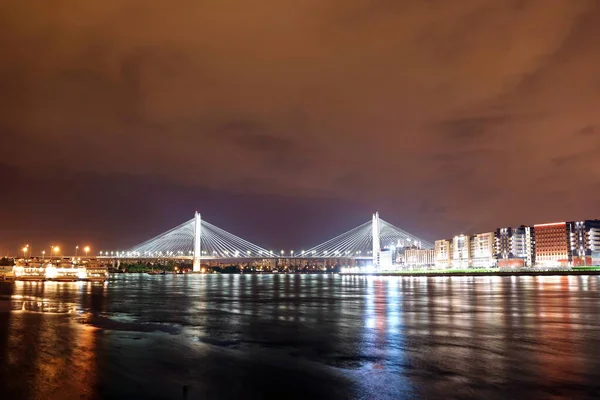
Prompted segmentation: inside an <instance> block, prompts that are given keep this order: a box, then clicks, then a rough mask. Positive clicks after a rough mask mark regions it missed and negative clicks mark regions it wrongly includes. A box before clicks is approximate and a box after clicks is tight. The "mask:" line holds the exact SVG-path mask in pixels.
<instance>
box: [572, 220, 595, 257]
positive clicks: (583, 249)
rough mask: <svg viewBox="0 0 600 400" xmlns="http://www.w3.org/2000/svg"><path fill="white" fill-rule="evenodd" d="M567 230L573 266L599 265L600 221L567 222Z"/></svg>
mask: <svg viewBox="0 0 600 400" xmlns="http://www.w3.org/2000/svg"><path fill="white" fill-rule="evenodd" d="M567 230H568V232H569V246H570V253H571V259H570V260H569V261H570V262H571V265H573V266H586V265H594V264H597V263H598V260H597V259H598V258H599V257H598V256H599V251H600V220H597V219H596V220H585V221H572V222H567Z"/></svg>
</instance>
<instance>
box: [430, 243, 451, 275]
mask: <svg viewBox="0 0 600 400" xmlns="http://www.w3.org/2000/svg"><path fill="white" fill-rule="evenodd" d="M434 257H435V260H434V262H435V267H436V268H441V269H443V268H450V266H451V265H452V263H451V261H452V242H451V241H450V240H445V239H442V240H436V241H435V244H434Z"/></svg>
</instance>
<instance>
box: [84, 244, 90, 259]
mask: <svg viewBox="0 0 600 400" xmlns="http://www.w3.org/2000/svg"><path fill="white" fill-rule="evenodd" d="M83 251H85V256H86V257H87V256H88V253H89V252H90V246H85V247H84V248H83Z"/></svg>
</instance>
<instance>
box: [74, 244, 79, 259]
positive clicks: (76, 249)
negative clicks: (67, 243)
mask: <svg viewBox="0 0 600 400" xmlns="http://www.w3.org/2000/svg"><path fill="white" fill-rule="evenodd" d="M78 250H79V246H75V258H77V251H78Z"/></svg>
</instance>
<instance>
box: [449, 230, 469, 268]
mask: <svg viewBox="0 0 600 400" xmlns="http://www.w3.org/2000/svg"><path fill="white" fill-rule="evenodd" d="M470 265H471V237H470V236H469V235H457V236H454V238H452V268H469V266H470Z"/></svg>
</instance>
